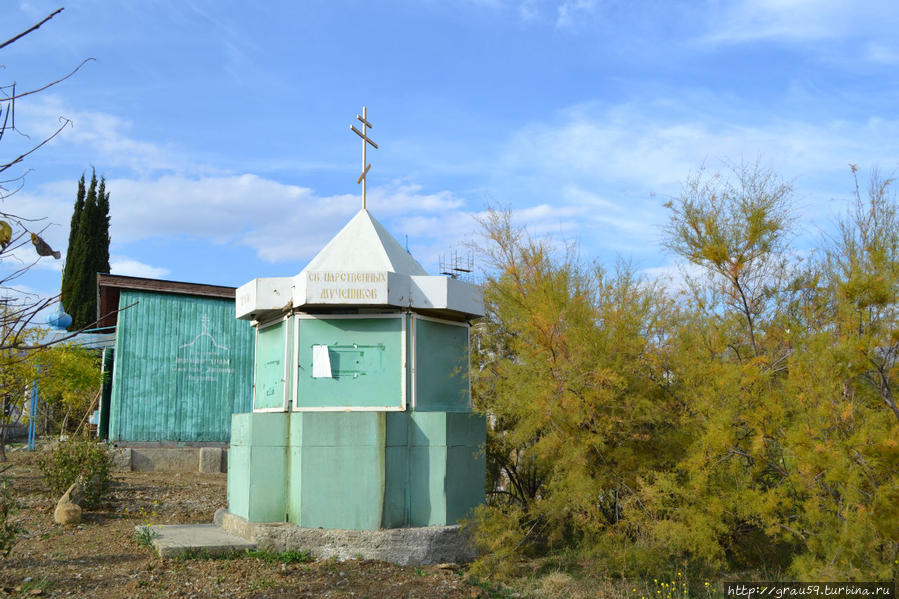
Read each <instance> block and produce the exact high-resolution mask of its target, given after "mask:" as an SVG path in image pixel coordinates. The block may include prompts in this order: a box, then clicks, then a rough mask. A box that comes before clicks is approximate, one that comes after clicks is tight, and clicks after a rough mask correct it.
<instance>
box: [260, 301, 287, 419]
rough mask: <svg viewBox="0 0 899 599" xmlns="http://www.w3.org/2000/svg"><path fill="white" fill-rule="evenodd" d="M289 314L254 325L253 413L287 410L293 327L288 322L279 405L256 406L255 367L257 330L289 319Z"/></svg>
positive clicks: (285, 333)
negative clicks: (268, 406) (282, 385)
mask: <svg viewBox="0 0 899 599" xmlns="http://www.w3.org/2000/svg"><path fill="white" fill-rule="evenodd" d="M289 320H290V314H285V315H283V316H279V317H278V318H275V319H273V320H269V321H266V322H264V323H259V324H258V325H256V338H255V340H254V343H253V412H254V413H262V412H288V411H290V409H289V407H288V406H289V400H290V397H291V390H290V386H291V377H290V371H289V370H288V368H290V363H291V360H290V346H291V336H292V334H293V327H291V326H290V322H286V323H285V325H284V359H283V362H284V372H283V373H282V378H281V380H282V381H283V382H284V391H283V397H282V398H281V407H280V408H279V407H274V408H257V407H256V367H257V362H256V361H257V359H258V358H259V331H260V330H262V329H267V328H269V327H271V326H274V325H276V324H279V323H281V322H285V321H289Z"/></svg>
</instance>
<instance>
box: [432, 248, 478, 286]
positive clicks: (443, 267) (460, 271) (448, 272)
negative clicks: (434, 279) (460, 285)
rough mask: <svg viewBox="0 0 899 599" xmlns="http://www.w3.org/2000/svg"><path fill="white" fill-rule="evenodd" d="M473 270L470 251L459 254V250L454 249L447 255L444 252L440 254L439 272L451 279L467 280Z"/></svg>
mask: <svg viewBox="0 0 899 599" xmlns="http://www.w3.org/2000/svg"><path fill="white" fill-rule="evenodd" d="M473 272H474V256H473V255H472V253H471V252H467V253H465V254H459V251H458V250H455V249H454V250H453V251H452V252H450V254H449V256H448V257H447V256H445V255H444V254H441V255H440V274H442V275H445V276H447V277H450V278H451V279H458V280H461V281H468V280H470V279H471V277H472V276H473V275H472V273H473Z"/></svg>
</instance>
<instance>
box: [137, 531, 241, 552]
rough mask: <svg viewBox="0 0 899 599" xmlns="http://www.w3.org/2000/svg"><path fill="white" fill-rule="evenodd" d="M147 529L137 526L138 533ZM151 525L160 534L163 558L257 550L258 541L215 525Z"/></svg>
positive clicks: (158, 549) (158, 540)
mask: <svg viewBox="0 0 899 599" xmlns="http://www.w3.org/2000/svg"><path fill="white" fill-rule="evenodd" d="M144 528H145V527H144V526H135V527H134V529H135V530H136V531H137V532H138V533H140V532H141V531H142V530H143V529H144ZM149 528H150V530H151V531H153V533H155V534H156V535H157V536H155V538H154V539H153V547H155V548H156V552H157V553H158V554H159V556H160V557H178V556H190V555H194V556H197V555H228V554H230V553H243V552H244V551H245V550H247V549H251V550H252V549H256V543H251V542H249V541H247V540H246V539H243V538H241V537H239V536H237V535H234V534H231V533H229V532H225V531H224V530H222V528H221V527H220V526H216V525H215V524H168V525H166V524H161V525H153V526H150V527H149ZM151 534H152V533H151Z"/></svg>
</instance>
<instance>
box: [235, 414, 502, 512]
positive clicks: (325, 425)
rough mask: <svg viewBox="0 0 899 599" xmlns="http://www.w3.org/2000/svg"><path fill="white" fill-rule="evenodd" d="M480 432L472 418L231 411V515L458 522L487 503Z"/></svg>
mask: <svg viewBox="0 0 899 599" xmlns="http://www.w3.org/2000/svg"><path fill="white" fill-rule="evenodd" d="M485 434H486V421H485V419H484V417H483V416H482V415H479V414H471V413H446V412H424V413H416V412H386V413H385V412H295V413H293V414H286V413H276V412H270V413H255V414H235V415H234V425H233V435H232V444H231V452H232V454H233V455H234V458H233V459H232V457H231V455H229V460H228V501H229V509H230V510H231V511H232V512H234V513H236V514H238V515H240V516H242V517H244V518H247V519H248V520H252V521H256V522H266V521H281V520H283V519H284V515H283V514H282V511H283V512H286V514H287V520H288V521H290V522H293V523H296V524H298V525H300V526H304V527H311V528H316V527H319V526H320V527H323V528H342V529H356V530H374V529H378V528H396V527H401V526H435V525H446V524H454V523H455V522H456V521H457V520H458V519H459V518H462V517H464V516H465V515H466V514H468V513H469V512H470V510H471V509H472V508H473V507H475V506H476V505H478V504H480V503H483V501H484V472H485V460H484V452H483V442H484V441H483V440H484V435H485ZM247 450H250V451H249V452H248V451H247ZM263 450H271V451H264V452H263ZM275 450H278V451H275ZM235 451H236V453H235ZM278 468H281V470H280V471H278V470H277V469H278Z"/></svg>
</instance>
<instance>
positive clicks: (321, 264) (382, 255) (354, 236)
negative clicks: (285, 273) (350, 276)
mask: <svg viewBox="0 0 899 599" xmlns="http://www.w3.org/2000/svg"><path fill="white" fill-rule="evenodd" d="M310 271H387V272H395V273H398V274H404V275H427V274H428V273H427V271H425V269H424V268H422V266H421V264H419V263H418V261H417V260H415V258H413V257H412V256H411V255H410V254H409V252H407V251H406V250H405V249H403V246H401V245H400V244H399V242H398V241H397V240H396V239H394V238H393V236H392V235H391V234H390V233H388V232H387V229H385V228H384V225H382V224H381V223H379V222H378V221H377V219H375V217H374V216H372V215H371V212H369V211H368V210H366V209H365V208H363V209H362V210H360V211H359V212H357V213H356V216H354V217H353V218H352V219H351V220H350V222H348V223H347V224H346V225H345V226H344V227H343V229H341V230H340V232H339V233H338V234H337V235H335V236H334V238H333V239H331V241H329V242H328V245H326V246H325V247H324V248H322V250H321V251H320V252H319V253H318V254H316V256H315V258H313V259H312V261H311V262H309V264H308V265H306V268H304V269H303V270H302V271H301V272H310Z"/></svg>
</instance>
